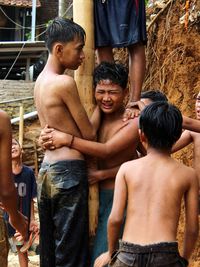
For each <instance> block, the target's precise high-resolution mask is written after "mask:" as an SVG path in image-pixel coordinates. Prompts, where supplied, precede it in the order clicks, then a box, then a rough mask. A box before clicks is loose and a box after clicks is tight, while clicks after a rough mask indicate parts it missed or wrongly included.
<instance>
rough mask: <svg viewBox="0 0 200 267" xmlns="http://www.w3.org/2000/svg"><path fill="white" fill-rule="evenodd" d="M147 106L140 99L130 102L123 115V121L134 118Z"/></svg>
mask: <svg viewBox="0 0 200 267" xmlns="http://www.w3.org/2000/svg"><path fill="white" fill-rule="evenodd" d="M144 108H145V104H144V103H143V102H142V101H141V100H139V101H134V102H129V103H128V105H127V106H126V110H125V112H124V115H123V121H127V120H129V119H134V118H135V117H138V116H139V115H140V112H141V111H142V110H143V109H144Z"/></svg>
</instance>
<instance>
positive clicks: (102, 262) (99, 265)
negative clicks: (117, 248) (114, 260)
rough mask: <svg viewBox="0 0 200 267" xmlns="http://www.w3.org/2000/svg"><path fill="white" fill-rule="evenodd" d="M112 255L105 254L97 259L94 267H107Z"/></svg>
mask: <svg viewBox="0 0 200 267" xmlns="http://www.w3.org/2000/svg"><path fill="white" fill-rule="evenodd" d="M110 260H111V258H110V254H109V252H108V251H107V252H104V253H103V254H101V255H100V256H99V257H98V258H96V260H95V262H94V267H103V266H106V265H107V264H108V263H109V262H110Z"/></svg>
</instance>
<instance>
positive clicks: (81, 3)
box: [73, 0, 99, 235]
mask: <svg viewBox="0 0 200 267" xmlns="http://www.w3.org/2000/svg"><path fill="white" fill-rule="evenodd" d="M73 19H74V21H75V22H76V23H78V24H79V25H81V26H82V27H83V28H84V30H85V31H86V43H85V48H84V52H85V62H84V63H83V64H82V65H81V66H80V67H79V69H78V70H77V71H75V75H74V78H75V80H76V83H77V87H78V91H79V95H80V98H81V102H82V103H83V105H84V107H85V109H86V111H87V114H88V116H91V114H92V112H93V110H94V106H95V105H94V95H93V76H92V74H93V69H94V59H95V56H94V18H93V0H74V1H73ZM98 208H99V199H98V185H97V184H94V185H91V186H90V188H89V228H90V235H94V234H95V231H96V228H97V223H98Z"/></svg>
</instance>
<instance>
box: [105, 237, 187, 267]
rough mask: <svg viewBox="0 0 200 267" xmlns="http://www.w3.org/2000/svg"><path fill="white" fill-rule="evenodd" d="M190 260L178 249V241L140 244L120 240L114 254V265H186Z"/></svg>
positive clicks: (163, 266) (167, 266)
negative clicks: (182, 255)
mask: <svg viewBox="0 0 200 267" xmlns="http://www.w3.org/2000/svg"><path fill="white" fill-rule="evenodd" d="M187 265H188V262H187V260H186V259H184V258H182V257H181V256H180V254H179V251H178V243H177V242H169V243H168V242H166V243H165V242H162V243H157V244H152V245H146V246H140V245H136V244H132V243H129V242H124V241H121V240H120V241H119V250H118V251H117V252H116V254H115V255H114V256H113V258H112V260H111V262H110V266H112V267H128V266H132V267H186V266H187Z"/></svg>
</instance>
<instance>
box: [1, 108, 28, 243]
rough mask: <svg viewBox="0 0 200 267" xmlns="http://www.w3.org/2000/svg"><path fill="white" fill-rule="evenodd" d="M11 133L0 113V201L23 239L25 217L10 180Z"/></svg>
mask: <svg viewBox="0 0 200 267" xmlns="http://www.w3.org/2000/svg"><path fill="white" fill-rule="evenodd" d="M11 132H12V130H11V124H10V119H9V117H8V116H7V114H6V113H4V112H2V111H0V199H1V202H2V204H3V206H4V208H5V210H6V211H7V212H8V214H9V221H10V223H11V225H12V226H13V227H14V228H15V229H16V230H17V231H19V232H20V234H21V235H22V236H23V238H24V239H25V237H26V234H27V226H28V224H27V220H26V219H25V217H24V216H23V215H22V214H21V213H20V212H18V210H17V192H16V188H15V185H14V182H13V179H12V166H11V144H12V133H11Z"/></svg>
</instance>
